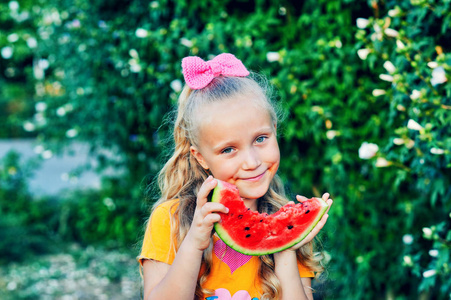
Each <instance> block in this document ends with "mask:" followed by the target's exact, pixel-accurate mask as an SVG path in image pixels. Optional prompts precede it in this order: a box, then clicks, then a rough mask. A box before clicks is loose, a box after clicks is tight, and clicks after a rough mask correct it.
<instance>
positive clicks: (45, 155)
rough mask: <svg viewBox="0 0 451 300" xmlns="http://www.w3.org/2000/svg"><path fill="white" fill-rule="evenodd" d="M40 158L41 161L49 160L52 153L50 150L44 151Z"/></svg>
mask: <svg viewBox="0 0 451 300" xmlns="http://www.w3.org/2000/svg"><path fill="white" fill-rule="evenodd" d="M41 156H42V158H43V159H50V158H52V156H53V152H52V150H45V151H44V152H42V153H41Z"/></svg>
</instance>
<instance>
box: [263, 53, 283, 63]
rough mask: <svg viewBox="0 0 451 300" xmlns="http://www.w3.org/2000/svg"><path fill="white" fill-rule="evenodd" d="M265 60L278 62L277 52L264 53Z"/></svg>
mask: <svg viewBox="0 0 451 300" xmlns="http://www.w3.org/2000/svg"><path fill="white" fill-rule="evenodd" d="M266 60H267V61H269V62H275V61H279V60H280V54H279V52H268V53H266Z"/></svg>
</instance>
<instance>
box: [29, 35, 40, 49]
mask: <svg viewBox="0 0 451 300" xmlns="http://www.w3.org/2000/svg"><path fill="white" fill-rule="evenodd" d="M27 46H28V47H29V48H30V49H34V48H36V47H37V46H38V41H37V40H36V39H35V38H34V37H29V38H28V39H27Z"/></svg>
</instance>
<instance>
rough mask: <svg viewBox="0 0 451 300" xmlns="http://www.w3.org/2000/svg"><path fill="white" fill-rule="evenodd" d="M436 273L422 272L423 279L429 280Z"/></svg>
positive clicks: (432, 271) (431, 271) (430, 271)
mask: <svg viewBox="0 0 451 300" xmlns="http://www.w3.org/2000/svg"><path fill="white" fill-rule="evenodd" d="M436 273H437V271H435V270H427V271H425V272H423V277H424V278H429V277H432V276H434V275H435V274H436Z"/></svg>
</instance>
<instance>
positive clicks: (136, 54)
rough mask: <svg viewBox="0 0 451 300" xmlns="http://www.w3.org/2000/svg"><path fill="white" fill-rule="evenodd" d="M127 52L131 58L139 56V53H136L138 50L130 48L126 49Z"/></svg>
mask: <svg viewBox="0 0 451 300" xmlns="http://www.w3.org/2000/svg"><path fill="white" fill-rule="evenodd" d="M128 54H129V55H130V56H131V57H133V58H136V59H137V58H139V54H138V51H136V49H130V50H129V51H128Z"/></svg>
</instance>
